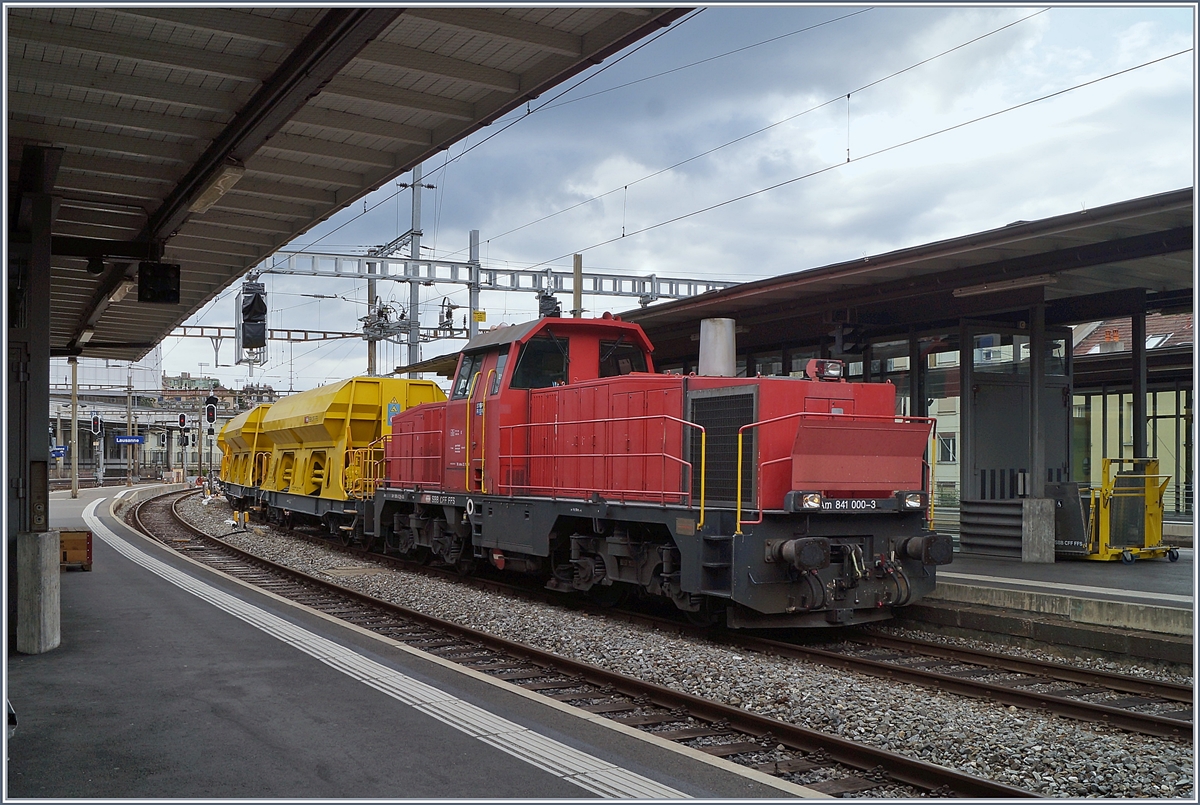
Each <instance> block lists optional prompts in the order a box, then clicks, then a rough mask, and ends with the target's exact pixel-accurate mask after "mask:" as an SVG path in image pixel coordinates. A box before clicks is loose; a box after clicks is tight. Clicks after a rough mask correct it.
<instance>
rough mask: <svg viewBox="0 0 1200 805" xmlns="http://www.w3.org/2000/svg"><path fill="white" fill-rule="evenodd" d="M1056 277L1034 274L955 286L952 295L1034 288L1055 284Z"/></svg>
mask: <svg viewBox="0 0 1200 805" xmlns="http://www.w3.org/2000/svg"><path fill="white" fill-rule="evenodd" d="M1056 284H1058V279H1057V278H1056V277H1055V276H1054V275H1053V274H1035V275H1033V276H1032V277H1018V278H1017V279H1011V280H997V281H996V282H985V283H982V284H980V285H969V286H967V287H966V288H955V289H954V295H955V296H958V297H962V296H980V295H982V294H985V293H997V292H999V291H1012V290H1016V289H1017V288H1036V287H1037V286H1039V285H1056Z"/></svg>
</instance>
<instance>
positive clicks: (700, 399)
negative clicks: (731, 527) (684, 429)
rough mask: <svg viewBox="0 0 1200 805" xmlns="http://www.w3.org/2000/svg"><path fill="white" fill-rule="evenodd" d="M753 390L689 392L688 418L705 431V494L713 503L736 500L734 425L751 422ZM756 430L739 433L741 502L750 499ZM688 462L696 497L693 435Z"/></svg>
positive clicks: (697, 452)
mask: <svg viewBox="0 0 1200 805" xmlns="http://www.w3.org/2000/svg"><path fill="white" fill-rule="evenodd" d="M754 396H755V395H754V394H753V392H748V393H741V394H727V393H723V394H704V393H703V392H693V394H692V395H690V397H691V399H690V402H691V417H690V419H691V421H692V422H695V423H696V424H697V425H700V426H702V427H703V428H704V429H705V431H706V432H707V434H708V463H707V476H708V479H707V482H706V488H705V495H706V497H707V499H708V500H709V501H711V502H713V503H727V504H730V505H732V504H733V503H734V502H735V501H736V500H737V453H738V428H740V427H742V426H743V425H749V424H750V423H751V422H754V409H755V399H754ZM755 435H756V432H755V431H754V430H749V431H746V433H745V434H744V435H743V436H742V501H743V504H744V503H745V501H748V500H753V499H754V485H755V480H756V479H755V472H754V468H755V466H756V463H755V457H756V455H757V452H756V450H755V445H756V440H755ZM689 460H690V461H691V463H692V469H693V472H692V497H693V498H694V499H696V500H699V499H700V440H699V439H697V438H693V439H692V440H691V446H690V450H689Z"/></svg>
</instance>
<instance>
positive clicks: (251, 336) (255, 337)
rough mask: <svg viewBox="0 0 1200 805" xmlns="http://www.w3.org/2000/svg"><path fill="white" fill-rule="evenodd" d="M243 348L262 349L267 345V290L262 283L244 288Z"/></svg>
mask: <svg viewBox="0 0 1200 805" xmlns="http://www.w3.org/2000/svg"><path fill="white" fill-rule="evenodd" d="M239 311H240V313H241V328H240V330H241V348H242V349H262V348H263V347H265V346H266V345H267V290H266V288H265V287H264V286H263V284H262V283H261V282H247V283H245V284H244V285H243V286H242V300H241V305H240V307H239Z"/></svg>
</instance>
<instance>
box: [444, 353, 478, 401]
mask: <svg viewBox="0 0 1200 805" xmlns="http://www.w3.org/2000/svg"><path fill="white" fill-rule="evenodd" d="M481 366H483V355H479V354H476V355H464V356H463V359H462V362H461V363H459V365H458V376H457V377H455V378H454V389H453V391H452V392H451V394H450V399H452V400H461V399H462V398H463V397H466V396H467V392H468V391H469V390H470V389H471V378H472V377H474V376H475V373H476V372H478V371H479V367H481Z"/></svg>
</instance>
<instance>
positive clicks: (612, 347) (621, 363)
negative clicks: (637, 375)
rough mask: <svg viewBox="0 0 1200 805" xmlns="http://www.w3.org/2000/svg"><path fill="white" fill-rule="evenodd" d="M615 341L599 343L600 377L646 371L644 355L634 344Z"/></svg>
mask: <svg viewBox="0 0 1200 805" xmlns="http://www.w3.org/2000/svg"><path fill="white" fill-rule="evenodd" d="M623 339H624V336H622V337H621V338H619V339H617V340H616V341H601V342H600V377H616V376H618V375H627V374H629V373H630V372H644V371H646V353H644V352H642V350H641V347H638V346H637V345H635V344H627V343H625V342H624V340H623Z"/></svg>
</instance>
